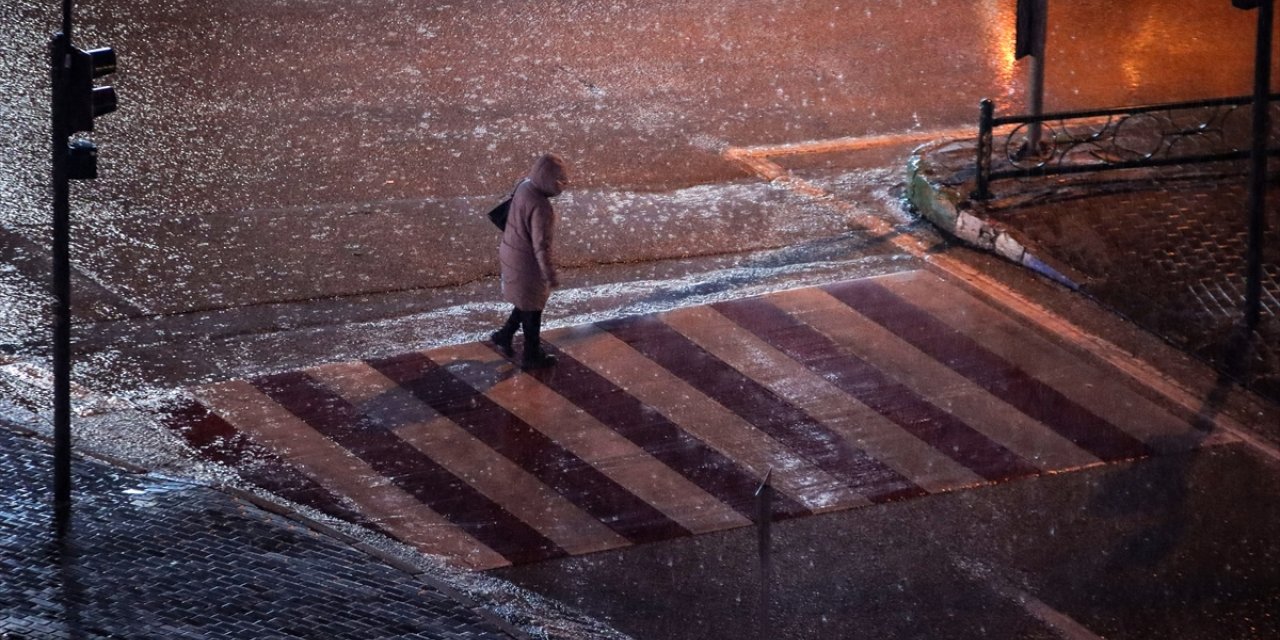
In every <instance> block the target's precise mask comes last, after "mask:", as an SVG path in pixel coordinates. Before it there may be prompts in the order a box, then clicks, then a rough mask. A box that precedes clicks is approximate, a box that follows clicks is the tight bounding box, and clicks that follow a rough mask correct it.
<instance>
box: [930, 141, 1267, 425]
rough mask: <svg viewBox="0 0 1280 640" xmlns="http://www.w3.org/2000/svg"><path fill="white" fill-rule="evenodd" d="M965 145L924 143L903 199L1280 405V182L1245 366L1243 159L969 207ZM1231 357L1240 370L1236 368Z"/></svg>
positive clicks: (1004, 191) (1010, 185)
mask: <svg viewBox="0 0 1280 640" xmlns="http://www.w3.org/2000/svg"><path fill="white" fill-rule="evenodd" d="M975 156H976V152H975V147H974V145H973V143H972V141H959V142H944V143H938V144H934V145H930V146H927V147H924V148H922V149H920V150H918V151H917V154H916V156H915V158H914V159H913V165H912V171H913V189H912V197H911V200H912V202H913V204H914V205H915V206H916V207H917V208H918V209H920V211H921V213H922V214H923V215H925V216H926V217H929V218H930V219H931V220H933V221H934V222H936V223H938V225H939V226H941V227H942V228H943V229H944V230H946V231H948V232H950V233H952V234H954V235H957V236H959V237H961V238H962V239H964V240H966V241H967V242H968V243H970V244H973V245H976V246H979V247H981V248H984V249H989V250H992V251H995V252H997V253H1000V254H1001V255H1003V256H1005V257H1007V258H1010V259H1013V260H1015V261H1018V262H1021V263H1022V264H1024V265H1026V266H1029V267H1032V268H1036V269H1038V270H1040V271H1042V272H1044V273H1046V274H1049V275H1050V276H1052V277H1056V278H1060V279H1062V280H1064V281H1066V282H1067V283H1069V285H1070V286H1073V287H1077V288H1078V289H1079V290H1080V291H1082V292H1084V293H1085V294H1087V295H1090V296H1092V297H1093V298H1095V299H1096V300H1098V301H1099V302H1100V303H1102V304H1103V305H1104V306H1107V307H1109V308H1110V309H1112V310H1113V311H1115V312H1117V313H1119V314H1121V315H1123V316H1125V317H1127V318H1129V319H1130V320H1132V321H1133V322H1135V323H1137V324H1138V325H1140V326H1142V327H1143V328H1145V329H1147V330H1148V331H1151V332H1153V333H1155V334H1157V335H1159V336H1161V337H1162V338H1164V339H1166V340H1167V341H1169V342H1170V343H1172V344H1173V345H1175V346H1177V347H1179V348H1180V349H1182V350H1184V351H1186V352H1187V353H1190V354H1193V355H1195V356H1197V357H1199V358H1201V359H1203V360H1206V361H1208V362H1210V363H1211V364H1213V365H1214V366H1215V367H1216V368H1217V369H1218V370H1219V371H1220V372H1234V373H1233V375H1234V376H1235V377H1237V378H1238V379H1241V380H1242V381H1243V382H1245V383H1246V384H1247V386H1249V387H1250V388H1251V389H1253V390H1254V391H1255V392H1257V393H1258V394H1260V395H1262V396H1264V397H1267V398H1269V399H1270V400H1272V401H1275V402H1280V186H1278V185H1277V183H1276V182H1275V180H1274V178H1273V180H1272V182H1271V183H1270V186H1269V188H1268V193H1267V202H1268V203H1269V205H1270V206H1269V211H1268V216H1267V229H1268V230H1267V232H1266V234H1265V240H1264V246H1265V249H1264V260H1263V272H1264V276H1263V282H1262V288H1263V296H1262V314H1261V323H1260V326H1259V327H1258V328H1257V331H1256V335H1255V339H1254V348H1253V352H1252V356H1251V357H1250V358H1249V359H1248V362H1247V365H1248V366H1247V368H1245V369H1242V368H1241V366H1240V365H1241V364H1243V363H1239V362H1238V361H1239V354H1240V351H1239V350H1238V349H1237V348H1235V347H1234V346H1233V344H1234V343H1233V340H1232V337H1233V335H1236V334H1237V332H1236V331H1235V327H1236V326H1237V325H1238V324H1239V322H1240V318H1241V316H1242V306H1243V300H1244V289H1245V265H1246V260H1245V251H1246V246H1247V201H1248V175H1247V168H1246V167H1245V166H1244V165H1243V164H1242V163H1216V164H1211V165H1200V166H1191V167H1175V168H1167V169H1140V170H1123V171H1106V172H1094V173H1087V174H1080V175H1077V176H1072V177H1048V178H1044V177H1042V178H1028V179H1009V180H1000V181H996V182H993V183H992V190H993V193H994V197H993V198H992V199H991V200H988V201H985V202H983V201H976V200H973V199H971V197H970V194H971V192H972V190H973V187H974V182H973V177H974V174H975V169H974V164H975V161H974V158H975ZM1233 360H1235V361H1236V364H1233Z"/></svg>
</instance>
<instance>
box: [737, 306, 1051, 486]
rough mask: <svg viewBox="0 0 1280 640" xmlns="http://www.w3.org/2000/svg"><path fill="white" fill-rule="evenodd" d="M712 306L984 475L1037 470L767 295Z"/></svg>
mask: <svg viewBox="0 0 1280 640" xmlns="http://www.w3.org/2000/svg"><path fill="white" fill-rule="evenodd" d="M713 306H714V308H715V309H716V310H717V311H719V312H720V313H722V314H724V316H725V317H727V318H729V319H730V320H733V321H734V322H735V323H737V324H739V325H741V326H742V327H743V328H744V329H746V330H748V331H750V332H752V333H753V334H755V335H756V336H758V337H760V338H761V339H762V340H764V341H766V342H768V343H769V344H770V345H773V347H774V348H776V349H778V350H779V351H782V352H783V353H785V354H787V355H788V356H790V357H791V358H793V359H795V360H796V361H797V362H800V363H801V364H803V365H805V366H807V367H809V369H810V370H812V371H814V372H815V373H817V374H818V375H821V376H822V377H823V378H825V379H826V380H827V381H828V382H830V383H832V384H833V385H835V386H836V387H837V388H839V389H841V390H842V391H844V392H845V393H847V394H849V395H850V396H852V397H853V398H855V399H857V400H858V401H859V402H861V403H862V404H864V405H866V406H867V407H870V408H871V409H873V410H875V411H876V412H878V413H880V414H881V415H883V416H884V417H886V418H888V419H889V420H891V421H892V422H893V423H894V424H897V425H898V426H899V427H901V428H903V429H904V430H906V431H907V432H909V433H911V434H912V435H914V436H916V437H917V438H920V439H921V440H923V441H925V442H927V443H928V444H929V445H930V446H932V447H934V448H935V449H937V450H938V451H940V452H942V453H943V454H945V455H947V456H948V457H950V458H952V459H954V460H955V461H957V462H959V463H960V464H962V465H964V466H965V467H968V468H969V469H971V470H973V472H974V473H977V474H978V475H980V476H982V477H983V478H986V479H988V480H1006V479H1009V478H1016V477H1022V476H1031V475H1035V474H1037V473H1038V469H1036V468H1035V467H1034V466H1032V465H1031V464H1029V463H1027V462H1026V461H1024V460H1022V459H1021V458H1019V457H1018V456H1017V455H1016V454H1015V453H1013V452H1012V451H1009V450H1008V449H1006V448H1005V447H1004V446H1002V445H1001V444H1000V443H998V442H995V441H993V440H991V439H990V438H988V437H987V436H986V435H985V434H983V433H981V432H980V431H977V430H976V429H974V428H973V427H970V426H969V425H967V424H965V423H964V422H963V421H961V420H960V419H959V418H956V417H955V416H953V415H951V414H949V413H947V412H946V411H945V410H943V409H941V408H939V407H937V406H936V405H934V404H932V403H931V402H929V401H928V400H927V399H925V398H923V397H921V396H920V395H919V394H917V393H916V392H914V391H912V390H911V389H910V388H909V387H907V386H905V385H903V384H900V383H898V382H896V381H895V380H893V379H892V378H889V377H888V376H887V375H885V373H884V372H882V371H880V370H879V369H878V368H876V367H875V366H874V365H872V364H871V363H869V362H867V361H865V360H863V359H861V358H859V357H858V356H856V355H854V354H851V353H848V352H847V351H845V350H843V349H841V348H840V345H838V344H836V343H835V342H834V341H833V340H831V339H830V338H828V337H827V336H826V335H825V334H823V333H821V332H819V331H818V330H816V329H814V328H812V327H810V326H809V325H806V324H804V323H803V322H800V321H799V320H797V319H795V318H794V317H792V316H791V315H790V314H787V313H786V312H784V311H782V310H781V309H778V308H777V307H775V306H773V305H771V304H769V303H768V302H766V301H765V300H763V299H761V298H751V299H746V300H736V301H733V302H725V303H720V304H716V305H713Z"/></svg>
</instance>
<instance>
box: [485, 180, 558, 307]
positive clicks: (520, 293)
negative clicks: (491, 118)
mask: <svg viewBox="0 0 1280 640" xmlns="http://www.w3.org/2000/svg"><path fill="white" fill-rule="evenodd" d="M565 175H566V174H565V169H564V162H563V161H561V160H560V158H559V157H557V156H554V155H544V156H542V157H540V158H538V160H537V162H535V163H534V164H533V169H531V170H530V171H529V175H528V177H527V178H526V179H525V180H524V181H522V182H521V183H520V185H519V186H518V187H516V191H515V195H514V196H512V199H511V213H510V214H509V216H508V217H507V228H506V230H504V231H503V232H502V244H501V246H499V247H498V259H499V260H500V261H501V262H502V297H503V298H504V299H506V301H507V302H510V303H511V304H513V305H515V306H516V308H518V309H521V310H523V311H538V310H541V309H542V308H543V307H545V306H546V304H547V298H549V297H550V296H551V289H552V288H554V287H557V286H559V285H560V283H559V280H558V279H557V277H556V267H555V263H554V261H553V259H552V252H551V245H552V237H553V235H554V230H555V224H556V213H555V210H554V209H552V208H551V200H550V198H552V197H555V196H557V195H559V194H560V192H561V191H562V190H563V189H564V183H565Z"/></svg>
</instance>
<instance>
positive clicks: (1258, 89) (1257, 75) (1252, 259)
mask: <svg viewBox="0 0 1280 640" xmlns="http://www.w3.org/2000/svg"><path fill="white" fill-rule="evenodd" d="M1257 8H1258V49H1257V56H1256V58H1255V60H1254V63H1253V64H1254V83H1253V152H1252V156H1251V166H1250V168H1249V248H1248V251H1247V267H1246V275H1245V295H1244V300H1245V304H1244V324H1245V328H1246V329H1247V330H1249V331H1250V332H1252V331H1253V330H1254V329H1255V328H1257V326H1258V320H1259V316H1260V315H1261V311H1262V236H1263V234H1264V233H1265V232H1266V217H1265V213H1266V197H1267V140H1268V138H1269V137H1270V133H1271V119H1270V115H1271V104H1270V98H1269V95H1270V93H1271V29H1272V25H1273V23H1274V21H1275V17H1274V12H1275V6H1274V1H1273V0H1262V1H1261V2H1259V3H1258V5H1257Z"/></svg>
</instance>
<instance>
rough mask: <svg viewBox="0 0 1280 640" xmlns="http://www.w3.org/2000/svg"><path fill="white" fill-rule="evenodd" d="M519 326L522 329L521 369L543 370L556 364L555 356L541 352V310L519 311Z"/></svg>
mask: <svg viewBox="0 0 1280 640" xmlns="http://www.w3.org/2000/svg"><path fill="white" fill-rule="evenodd" d="M520 315H521V318H520V324H521V325H523V328H524V359H523V360H522V361H521V363H520V368H522V369H544V368H546V367H550V366H551V365H553V364H555V363H556V358H555V356H552V355H548V354H547V352H545V351H543V350H542V337H541V335H540V334H541V333H542V310H541V309H539V310H537V311H521V312H520Z"/></svg>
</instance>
